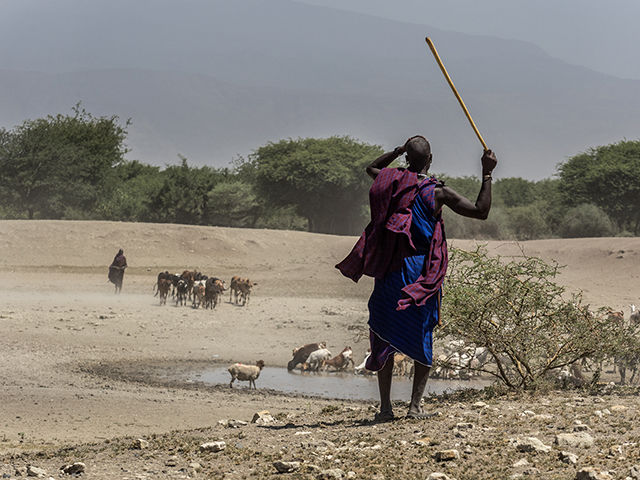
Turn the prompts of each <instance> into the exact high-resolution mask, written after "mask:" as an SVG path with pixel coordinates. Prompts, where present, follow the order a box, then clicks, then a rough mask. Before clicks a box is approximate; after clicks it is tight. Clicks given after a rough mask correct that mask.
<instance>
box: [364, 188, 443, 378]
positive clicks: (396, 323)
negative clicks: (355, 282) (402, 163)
mask: <svg viewBox="0 0 640 480" xmlns="http://www.w3.org/2000/svg"><path fill="white" fill-rule="evenodd" d="M433 188H434V185H433V184H432V185H428V186H425V188H423V189H421V192H420V193H421V194H420V195H416V198H415V200H414V203H413V205H412V207H411V209H412V213H413V219H412V224H411V239H412V241H413V244H414V246H415V247H416V249H417V250H418V255H414V256H412V257H407V258H405V259H404V260H403V266H402V269H401V270H399V271H395V272H388V273H387V274H386V275H385V276H384V277H383V278H381V279H376V280H375V287H374V290H373V293H372V294H371V297H370V299H369V327H370V329H371V331H372V332H373V334H375V336H377V337H378V338H375V336H374V335H371V356H370V357H369V359H368V360H367V365H366V368H367V369H368V370H373V371H379V370H380V369H381V368H382V367H383V366H384V364H385V363H386V361H387V359H388V357H389V355H391V354H392V353H393V352H394V351H398V352H401V353H403V354H405V355H407V356H409V357H410V358H412V359H413V360H415V361H417V362H420V363H422V364H423V365H428V366H430V365H431V364H432V360H433V351H432V350H433V348H432V332H433V329H434V328H435V326H436V325H437V324H438V317H439V308H438V307H439V302H440V294H439V292H438V293H437V294H435V295H433V296H431V297H430V298H428V299H427V300H426V303H425V304H424V305H423V306H417V305H415V304H412V305H409V306H408V307H407V308H406V309H404V310H398V301H399V300H400V299H401V298H402V289H403V288H404V287H405V286H407V285H410V284H412V283H414V282H415V281H416V280H417V279H418V278H419V277H420V275H421V274H422V273H423V270H424V268H425V260H426V259H427V258H428V253H429V248H430V244H431V239H432V236H433V232H434V228H435V226H436V223H437V220H436V218H435V217H434V216H433V214H432V213H431V211H430V209H429V208H428V207H427V206H426V205H425V201H424V200H427V201H428V200H430V199H431V198H432V196H433V192H432V189H433ZM423 199H424V200H423ZM429 203H431V202H429ZM389 347H391V348H389Z"/></svg>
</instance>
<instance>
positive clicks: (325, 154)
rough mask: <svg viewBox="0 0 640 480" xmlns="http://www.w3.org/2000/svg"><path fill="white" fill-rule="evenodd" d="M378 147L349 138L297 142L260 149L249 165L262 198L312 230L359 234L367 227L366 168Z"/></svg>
mask: <svg viewBox="0 0 640 480" xmlns="http://www.w3.org/2000/svg"><path fill="white" fill-rule="evenodd" d="M382 153H383V151H382V148H381V147H380V146H374V145H368V144H365V143H359V142H357V141H356V140H354V139H352V138H350V137H337V136H334V137H330V138H326V139H314V138H299V139H298V140H291V139H289V140H281V141H280V142H278V143H268V144H267V145H265V146H263V147H260V148H258V150H256V151H255V152H254V153H253V154H252V155H251V156H250V157H249V163H250V164H251V166H252V167H253V168H254V170H255V176H254V179H255V180H254V181H255V185H256V191H257V193H258V195H259V196H260V197H261V198H262V199H263V201H265V202H266V203H267V204H270V205H273V206H275V207H286V206H294V207H295V209H296V211H297V213H298V214H299V215H300V216H302V217H304V218H306V219H307V221H308V227H309V231H310V232H316V233H334V234H351V235H354V234H359V233H360V232H361V230H362V228H363V227H364V224H365V223H366V220H367V219H366V215H365V212H366V205H367V191H368V189H369V187H370V186H371V180H370V179H369V178H368V177H367V175H366V174H365V168H366V165H368V164H369V163H371V162H372V161H373V160H374V159H375V158H376V157H378V156H379V155H381V154H382Z"/></svg>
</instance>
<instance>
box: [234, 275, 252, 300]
mask: <svg viewBox="0 0 640 480" xmlns="http://www.w3.org/2000/svg"><path fill="white" fill-rule="evenodd" d="M257 284H258V283H257V282H252V281H251V280H249V279H248V278H241V277H238V276H234V277H232V278H231V283H230V285H229V303H232V302H233V300H232V298H234V299H235V302H236V305H237V304H238V302H239V300H240V299H242V305H246V304H247V303H249V296H250V295H251V288H252V287H253V286H254V285H257Z"/></svg>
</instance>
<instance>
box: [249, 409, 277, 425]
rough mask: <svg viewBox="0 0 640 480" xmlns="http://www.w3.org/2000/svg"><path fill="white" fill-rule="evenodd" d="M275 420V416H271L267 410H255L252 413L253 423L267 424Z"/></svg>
mask: <svg viewBox="0 0 640 480" xmlns="http://www.w3.org/2000/svg"><path fill="white" fill-rule="evenodd" d="M275 421H276V420H275V418H273V417H272V416H271V413H270V412H269V410H262V411H261V412H256V413H255V414H254V415H253V419H252V420H251V423H255V424H256V425H269V424H271V423H273V422H275Z"/></svg>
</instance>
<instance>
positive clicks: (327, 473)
mask: <svg viewBox="0 0 640 480" xmlns="http://www.w3.org/2000/svg"><path fill="white" fill-rule="evenodd" d="M343 476H344V471H343V470H340V469H339V468H334V469H329V470H320V471H319V472H318V473H317V474H316V478H317V479H319V480H333V479H340V478H342V477H343Z"/></svg>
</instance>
